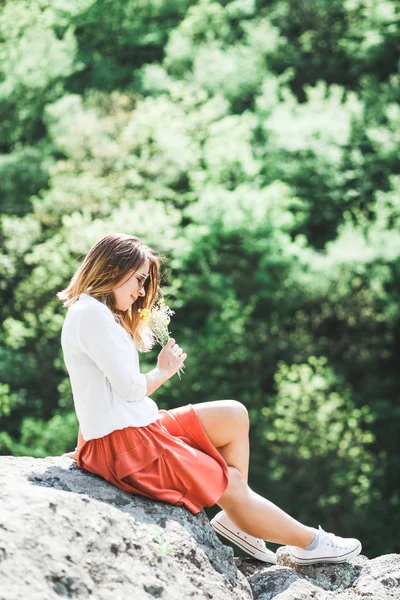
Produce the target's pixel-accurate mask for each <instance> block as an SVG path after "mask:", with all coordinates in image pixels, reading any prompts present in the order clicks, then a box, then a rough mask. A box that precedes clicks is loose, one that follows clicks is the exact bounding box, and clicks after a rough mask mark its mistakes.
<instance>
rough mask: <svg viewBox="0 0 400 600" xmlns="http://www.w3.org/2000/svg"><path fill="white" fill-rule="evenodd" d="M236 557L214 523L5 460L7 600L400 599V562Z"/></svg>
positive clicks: (25, 461)
mask: <svg viewBox="0 0 400 600" xmlns="http://www.w3.org/2000/svg"><path fill="white" fill-rule="evenodd" d="M277 559H278V560H277V564H276V565H269V564H266V563H263V562H261V561H258V560H254V559H252V558H250V557H249V558H247V557H246V558H236V559H235V558H234V556H233V551H232V549H231V548H230V547H229V546H225V545H224V544H222V543H221V542H220V540H219V538H218V536H217V535H216V534H215V533H214V531H213V529H212V528H211V526H210V524H209V521H208V518H207V515H206V513H205V512H204V511H201V513H200V514H199V515H193V514H192V513H191V512H190V511H188V510H187V509H186V508H183V507H174V506H172V505H170V504H166V503H164V502H154V501H152V500H148V499H146V498H141V497H139V496H133V495H131V494H128V493H126V492H123V491H122V490H120V489H119V488H116V487H115V486H113V485H111V484H109V483H108V482H106V481H105V480H103V479H102V478H100V477H97V476H96V475H92V474H90V473H86V472H83V471H81V470H80V469H78V468H77V466H76V463H75V461H73V460H71V459H69V458H66V457H64V458H63V457H48V458H44V459H38V458H31V457H18V458H17V457H12V456H0V600H56V599H57V600H59V599H60V597H61V598H77V599H82V600H83V599H85V600H87V598H89V597H91V598H93V600H127V599H128V598H129V600H149V599H153V598H161V600H187V599H191V598H193V599H194V600H197V599H210V600H211V599H215V600H251V599H252V598H254V599H255V600H272V599H274V600H361V599H363V600H391V599H396V600H400V555H398V554H388V555H385V556H380V557H378V558H374V559H372V560H369V559H368V558H367V557H366V556H362V555H360V556H357V557H356V558H354V559H352V560H351V561H350V562H348V563H342V564H338V565H334V564H317V565H308V566H297V565H295V564H294V563H292V562H291V560H290V555H289V553H288V551H287V549H286V547H285V546H281V547H280V548H278V551H277Z"/></svg>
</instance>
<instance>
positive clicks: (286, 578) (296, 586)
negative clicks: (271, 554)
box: [235, 546, 400, 600]
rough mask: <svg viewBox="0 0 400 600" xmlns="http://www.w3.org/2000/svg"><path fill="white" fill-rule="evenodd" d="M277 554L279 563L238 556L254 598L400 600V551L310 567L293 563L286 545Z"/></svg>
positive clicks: (238, 561) (261, 599)
mask: <svg viewBox="0 0 400 600" xmlns="http://www.w3.org/2000/svg"><path fill="white" fill-rule="evenodd" d="M276 554H277V562H276V565H266V564H263V563H261V562H260V561H258V560H254V559H252V558H238V559H235V562H236V566H237V567H238V569H239V570H240V571H241V572H242V573H243V575H245V576H246V577H247V579H248V581H249V583H250V585H251V589H252V592H253V597H254V600H272V599H273V600H361V598H362V599H363V600H366V599H371V600H391V599H393V600H400V555H399V554H386V555H384V556H380V557H378V558H374V559H372V560H369V559H368V558H367V557H366V556H363V555H360V556H357V557H356V558H353V559H352V560H351V561H349V562H347V563H341V564H336V565H335V564H329V563H321V564H315V565H307V566H300V565H296V564H295V563H293V562H292V561H291V559H290V555H289V552H288V550H287V548H286V547H285V546H281V547H280V548H278V550H277V553H276Z"/></svg>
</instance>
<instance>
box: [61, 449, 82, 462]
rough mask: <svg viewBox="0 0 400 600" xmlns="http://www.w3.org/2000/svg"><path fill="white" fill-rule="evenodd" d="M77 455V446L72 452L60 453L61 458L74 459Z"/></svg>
mask: <svg viewBox="0 0 400 600" xmlns="http://www.w3.org/2000/svg"><path fill="white" fill-rule="evenodd" d="M77 455H78V448H75V450H73V452H64V454H61V458H72V459H73V460H76V457H77Z"/></svg>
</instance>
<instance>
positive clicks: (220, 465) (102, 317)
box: [57, 233, 361, 564]
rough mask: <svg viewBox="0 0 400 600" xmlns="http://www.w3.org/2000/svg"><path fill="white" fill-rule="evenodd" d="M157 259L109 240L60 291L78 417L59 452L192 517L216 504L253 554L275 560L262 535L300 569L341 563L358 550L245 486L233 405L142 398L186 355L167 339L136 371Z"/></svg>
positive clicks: (219, 524)
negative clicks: (150, 364)
mask: <svg viewBox="0 0 400 600" xmlns="http://www.w3.org/2000/svg"><path fill="white" fill-rule="evenodd" d="M159 282H160V256H159V255H158V254H157V253H156V252H155V251H154V250H153V249H152V248H149V247H148V246H146V245H145V244H144V243H143V242H141V241H140V240H139V239H138V238H137V237H135V236H132V235H126V234H123V233H112V234H109V235H106V236H104V237H103V238H101V239H100V240H99V241H98V242H97V243H95V244H94V245H93V246H92V248H91V249H90V250H89V252H88V254H87V255H86V256H85V258H84V259H83V261H82V263H81V264H80V266H79V267H78V269H77V271H76V272H75V274H74V276H73V277H72V279H71V281H70V284H69V286H68V287H67V288H66V289H64V290H63V291H60V292H58V293H57V297H58V299H59V300H60V301H62V302H63V306H64V307H66V308H68V311H67V314H66V317H65V320H64V323H63V327H62V333H61V344H62V349H63V354H64V361H65V365H66V367H67V370H68V374H69V377H70V381H71V387H72V393H73V399H74V406H75V410H76V414H77V418H78V422H79V434H78V446H77V448H76V451H75V452H74V453H69V454H67V455H66V456H70V457H71V458H74V459H76V461H77V465H78V467H79V468H80V469H83V470H85V471H88V472H91V473H95V474H97V475H99V476H100V477H103V478H104V479H106V480H107V481H109V482H110V483H112V484H114V485H115V486H117V487H119V488H121V489H122V490H125V491H127V492H130V493H132V494H137V495H141V496H144V497H146V498H152V499H154V500H160V501H164V502H168V503H170V504H175V505H178V506H185V507H186V508H188V509H189V510H190V511H191V512H192V513H193V514H197V513H199V512H200V510H201V509H202V508H203V507H204V506H213V505H214V504H218V506H220V507H221V509H222V510H221V511H220V512H219V513H218V514H217V515H216V516H215V517H214V519H212V521H211V524H212V526H213V527H214V529H215V530H216V531H217V532H218V533H219V534H220V535H222V536H223V537H225V538H227V539H229V540H231V541H233V542H235V544H237V545H238V546H240V547H241V548H242V549H243V550H245V552H247V553H248V554H250V555H251V556H253V557H255V558H258V559H260V560H263V561H265V562H269V563H274V562H275V561H276V557H275V554H274V553H273V552H271V550H269V549H268V548H266V546H265V543H264V541H263V540H269V541H271V542H274V543H277V544H287V545H288V546H289V551H290V553H291V556H292V559H293V560H294V561H295V562H296V563H298V564H311V563H316V562H345V561H347V560H349V559H351V558H353V557H355V556H357V555H358V554H359V553H360V551H361V543H360V542H359V541H358V540H356V539H353V538H347V539H345V538H341V537H339V536H336V535H334V534H333V533H327V532H325V531H324V530H323V529H322V528H321V526H319V529H318V530H317V529H315V528H313V527H308V526H307V525H303V524H302V523H300V522H299V521H296V520H295V519H294V518H293V517H291V516H290V515H288V514H287V513H285V512H284V511H283V510H281V509H280V508H278V506H276V505H275V504H273V503H272V502H270V501H269V500H267V499H265V498H263V497H262V496H260V495H258V494H256V493H255V492H254V491H253V490H252V489H251V488H250V487H249V486H248V483H247V479H248V469H249V437H248V433H249V419H248V413H247V409H246V408H245V406H244V405H243V404H241V403H240V402H237V401H235V400H217V401H214V402H204V403H200V404H187V405H185V406H182V407H179V408H174V409H171V410H164V409H158V407H157V404H156V403H155V402H154V400H152V399H151V398H150V396H151V395H152V394H153V392H154V391H155V390H157V389H158V388H159V387H160V386H161V385H162V384H163V383H165V382H166V381H167V380H168V379H170V378H171V377H172V376H173V375H175V373H177V371H178V370H179V369H180V368H181V367H182V365H183V363H184V361H185V359H186V357H187V355H186V353H185V352H184V351H183V350H182V348H180V346H179V345H178V343H177V342H176V341H175V340H174V339H169V341H168V342H167V343H166V345H165V346H164V347H163V348H162V350H161V352H160V353H159V355H158V359H157V365H156V367H155V368H154V369H152V370H151V371H149V372H148V373H141V372H140V368H139V355H138V350H140V351H144V352H146V351H148V350H150V348H151V347H152V345H153V344H154V340H153V339H152V336H151V331H150V329H149V328H148V326H147V325H146V323H145V322H144V321H143V320H141V319H140V315H139V313H138V309H139V308H150V307H151V306H152V305H153V304H154V302H155V301H156V300H157V299H158V298H160V296H161V289H160V285H159Z"/></svg>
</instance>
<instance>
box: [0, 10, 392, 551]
mask: <svg viewBox="0 0 400 600" xmlns="http://www.w3.org/2000/svg"><path fill="white" fill-rule="evenodd" d="M399 31H400V30H399V8H398V5H397V4H396V2H394V1H389V0H388V1H387V0H329V2H328V1H327V0H313V2H311V1H310V0H296V2H288V1H287V0H233V1H228V0H225V1H219V2H218V1H213V0H191V1H189V0H148V1H146V2H143V1H141V0H70V1H69V2H68V3H65V2H61V1H60V0H52V1H51V2H50V1H49V0H12V1H11V0H3V1H2V2H1V3H0V39H1V43H0V118H1V130H0V275H1V277H0V303H1V333H0V454H3V455H7V454H13V455H15V456H21V455H31V456H36V457H43V456H47V455H55V454H61V453H62V452H64V451H67V450H70V449H72V448H73V447H75V443H76V435H77V421H76V417H75V413H74V407H73V399H72V394H71V388H70V383H69V379H68V374H67V372H66V369H65V366H64V362H63V357H62V350H61V345H60V330H61V327H62V323H63V319H64V316H65V309H63V308H62V306H61V304H60V302H59V301H58V300H57V299H56V297H55V293H56V292H57V291H58V290H60V289H62V288H63V287H65V286H66V284H67V283H68V281H69V279H70V277H71V276H72V274H73V272H74V270H75V269H76V267H77V265H78V263H79V261H80V260H81V259H82V258H83V256H84V255H85V254H86V252H87V251H88V249H89V247H90V246H91V245H92V244H93V243H94V242H95V241H97V239H98V238H99V237H101V236H102V235H105V234H106V233H109V232H111V231H124V232H126V233H132V234H135V235H138V236H139V237H141V238H143V239H144V240H145V241H146V242H147V243H148V244H150V245H154V246H155V247H156V248H157V249H158V250H159V251H161V252H162V253H164V254H165V255H166V256H167V257H168V258H169V261H168V267H169V277H168V278H167V279H166V282H165V285H164V287H165V290H166V292H167V294H168V296H169V304H170V306H171V307H172V308H173V309H174V310H175V311H176V315H175V317H174V320H173V323H172V327H171V329H172V334H173V335H174V337H176V338H177V340H178V341H179V343H180V345H181V346H182V347H183V348H184V349H185V351H187V353H188V359H187V361H186V374H185V376H184V377H182V379H181V380H179V379H177V378H174V379H173V380H170V381H169V382H167V384H166V385H164V386H163V387H162V388H160V390H158V391H157V392H156V394H155V399H156V401H157V403H158V405H159V407H160V408H172V407H174V406H179V405H183V404H186V403H188V402H191V403H196V402H203V401H209V400H216V399H222V398H235V399H237V400H239V401H241V402H243V403H244V404H245V405H246V406H247V408H248V410H249V413H250V417H251V423H252V427H251V453H252V462H251V467H250V485H251V486H252V487H253V489H255V490H256V491H257V492H259V493H261V494H263V495H265V496H266V497H268V498H269V499H270V500H272V501H273V502H275V503H277V504H278V505H279V506H281V507H282V508H283V509H284V510H286V511H288V512H289V513H290V514H292V515H293V516H294V517H295V518H297V519H300V520H302V521H303V522H305V523H307V524H310V525H314V526H317V525H318V523H320V524H321V525H322V526H323V527H324V529H326V530H328V531H329V530H331V531H334V532H336V533H339V534H341V535H351V536H353V535H354V536H356V537H359V538H360V539H362V541H363V546H364V549H363V552H364V553H365V554H366V555H367V556H369V557H370V558H373V557H374V556H377V555H380V554H382V553H388V552H399V551H400V546H399V541H398V536H397V534H396V533H395V532H397V531H398V529H399V526H400V511H399V504H400V479H399V472H400V456H399V453H398V451H397V442H398V432H399V426H400V404H399V377H398V373H399V362H398V355H399V351H400V328H399V319H400V309H399V306H400V305H399V291H400V283H399V279H400V278H399V275H400V200H399V192H400V161H399V151H400V137H399V126H400V108H399V99H400V73H399V64H400V61H399V53H398V49H399V47H400V33H399ZM157 353H158V350H157V349H155V350H153V351H152V352H151V353H150V354H146V355H142V358H141V361H142V370H143V371H146V370H149V369H150V368H152V367H153V366H154V364H155V361H156V356H157Z"/></svg>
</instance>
